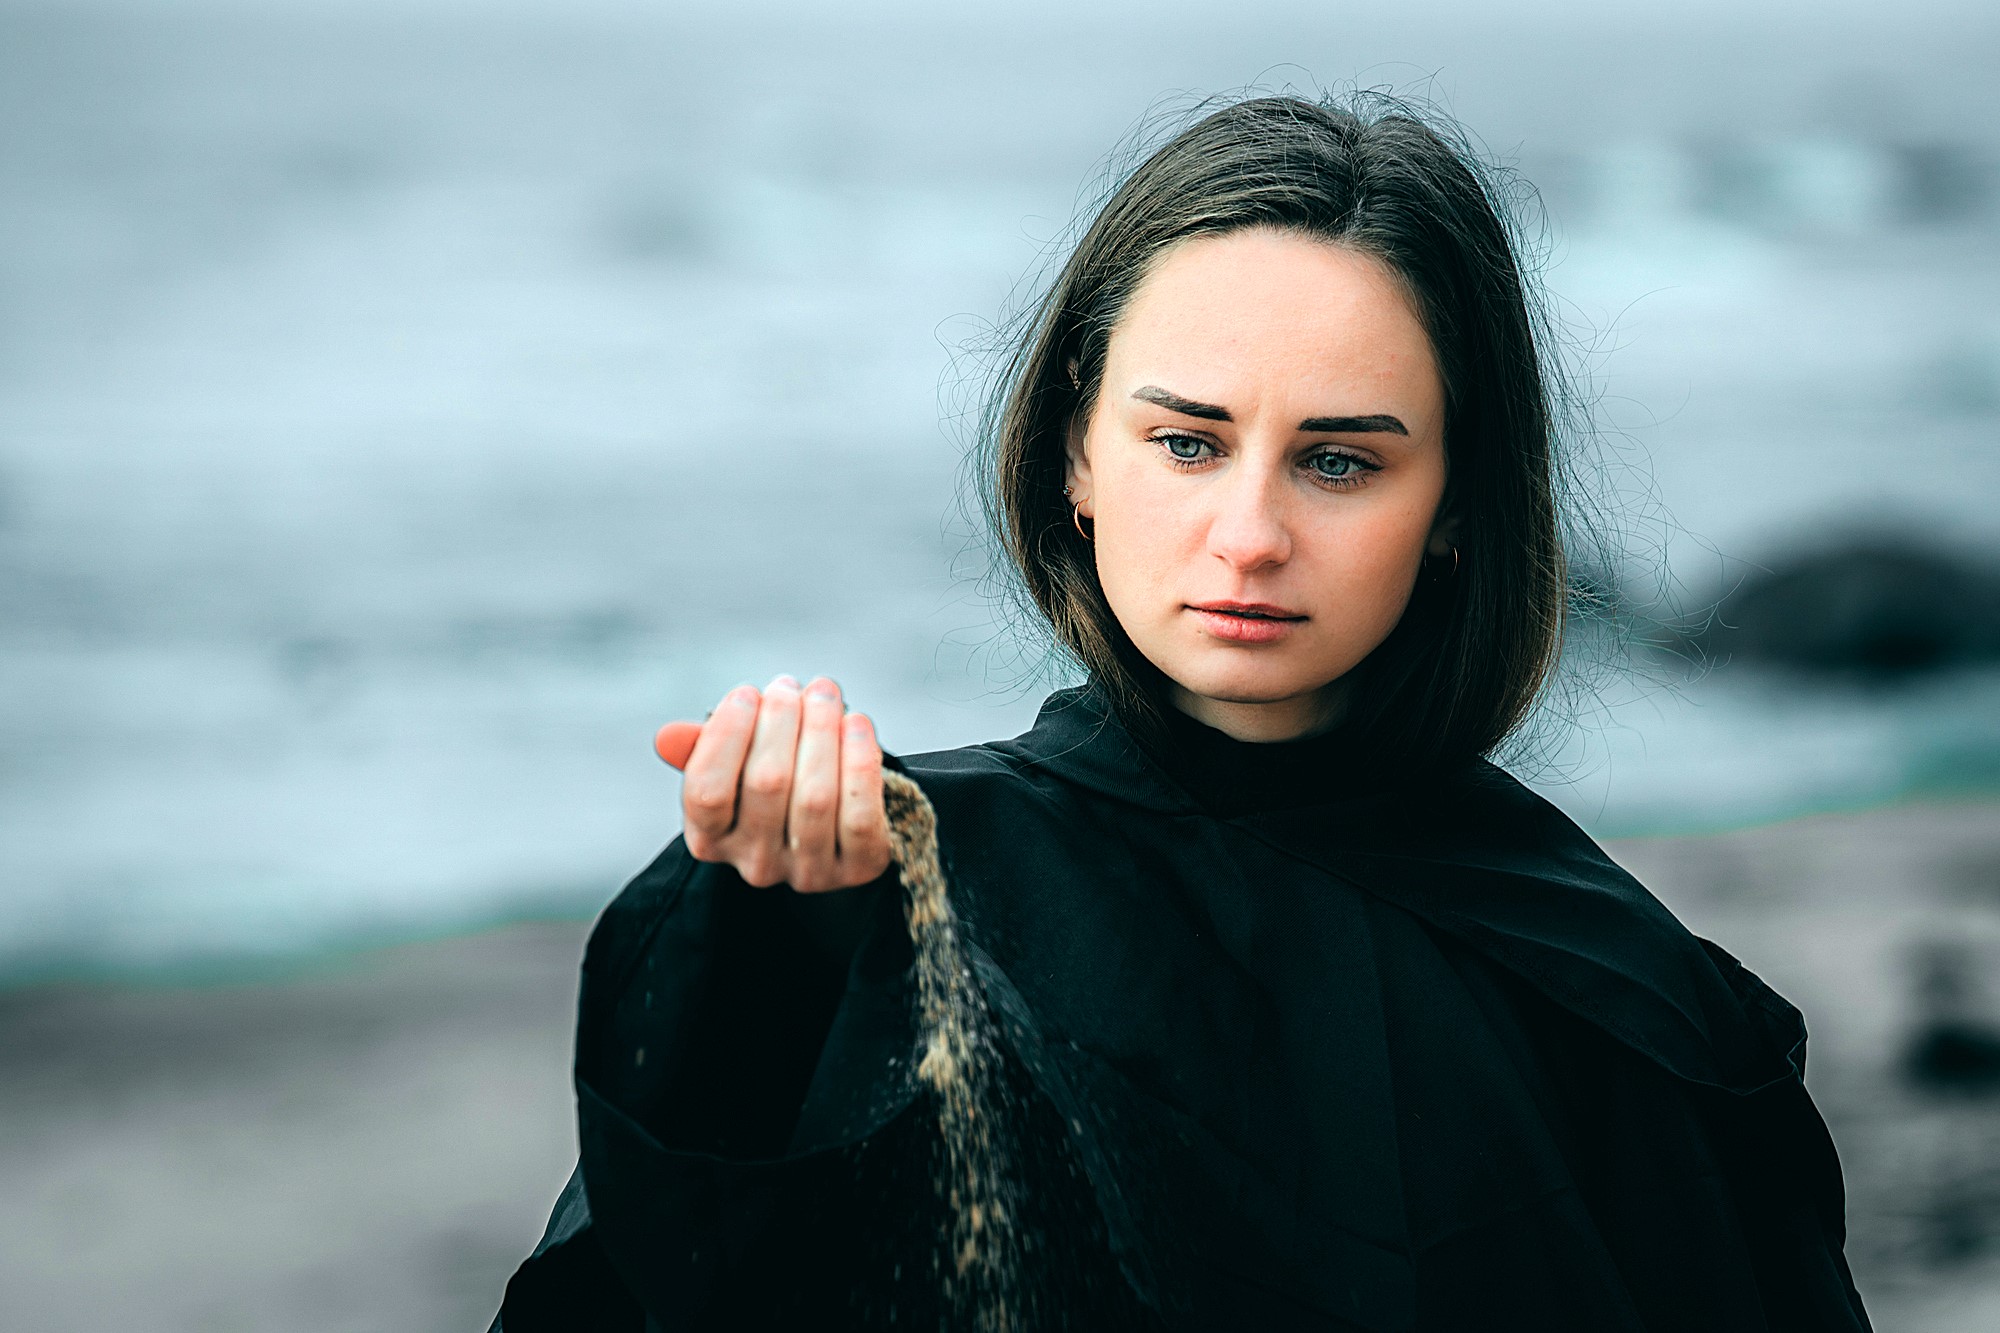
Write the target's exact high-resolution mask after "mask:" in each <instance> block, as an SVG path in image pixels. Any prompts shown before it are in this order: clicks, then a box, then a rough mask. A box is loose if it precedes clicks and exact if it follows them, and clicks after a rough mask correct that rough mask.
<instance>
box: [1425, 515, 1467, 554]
mask: <svg viewBox="0 0 2000 1333" xmlns="http://www.w3.org/2000/svg"><path fill="white" fill-rule="evenodd" d="M1458 531H1459V522H1458V510H1457V509H1456V508H1455V507H1454V506H1452V505H1450V504H1441V505H1439V506H1438V513H1437V517H1436V518H1435V519H1432V520H1431V535H1430V537H1429V538H1428V539H1427V540H1426V541H1425V542H1424V554H1425V555H1427V556H1430V557H1432V558H1434V559H1438V560H1442V559H1444V557H1446V556H1448V555H1450V554H1451V552H1452V548H1453V547H1455V546H1457V545H1458Z"/></svg>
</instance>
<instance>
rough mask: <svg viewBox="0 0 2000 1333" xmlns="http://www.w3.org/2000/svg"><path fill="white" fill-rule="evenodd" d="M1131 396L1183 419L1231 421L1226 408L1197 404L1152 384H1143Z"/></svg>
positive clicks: (1190, 399)
mask: <svg viewBox="0 0 2000 1333" xmlns="http://www.w3.org/2000/svg"><path fill="white" fill-rule="evenodd" d="M1132 396H1133V397H1134V398H1137V399H1139V400H1140V401H1141V402H1147V403H1157V404H1159V405H1160V406H1161V407H1164V408H1166V409H1167V410H1168V411H1169V412H1178V413H1180V414H1181V415H1182V416H1184V417H1200V418H1201V419H1202V420H1203V421H1233V420H1235V418H1234V417H1232V416H1230V415H1229V409H1228V408H1226V407H1217V406H1216V405H1215V404H1214V403H1197V402H1196V401H1195V400H1194V399H1192V398H1183V397H1181V396H1180V395H1179V394H1177V393H1172V392H1170V391H1168V390H1166V389H1162V388H1160V387H1159V386H1158V385H1154V384H1144V385H1141V386H1140V387H1138V388H1136V389H1134V390H1132Z"/></svg>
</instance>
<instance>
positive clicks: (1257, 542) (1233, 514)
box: [1208, 468, 1292, 573]
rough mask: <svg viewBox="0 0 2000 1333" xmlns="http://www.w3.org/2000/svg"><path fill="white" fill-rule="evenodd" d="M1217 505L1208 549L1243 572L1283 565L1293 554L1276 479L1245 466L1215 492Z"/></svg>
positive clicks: (1211, 523) (1212, 520)
mask: <svg viewBox="0 0 2000 1333" xmlns="http://www.w3.org/2000/svg"><path fill="white" fill-rule="evenodd" d="M1212 494H1213V495H1214V496H1215V501H1216V506H1217V507H1216V509H1215V512H1214V514H1213V515H1212V517H1211V518H1210V519H1209V524H1208V551H1209V554H1210V555H1213V556H1215V557H1216V558H1217V559H1219V560H1221V561H1223V562H1224V563H1225V564H1227V565H1228V566H1229V567H1230V568H1231V569H1233V570H1236V571H1237V572H1239V573H1248V572H1250V571H1251V570H1255V569H1262V568H1265V567H1267V566H1272V565H1282V564H1284V563H1285V562H1286V561H1287V560H1289V559H1291V558H1292V532H1291V527H1290V525H1289V524H1288V523H1287V522H1286V520H1285V513H1284V498H1283V494H1282V490H1281V488H1280V486H1279V485H1278V484H1277V482H1276V479H1275V478H1272V477H1268V476H1263V475H1260V473H1259V472H1258V471H1257V470H1255V469H1250V468H1244V469H1242V470H1240V471H1239V472H1237V473H1236V475H1234V476H1232V477H1230V478H1229V479H1228V480H1227V481H1226V482H1225V483H1224V484H1223V485H1221V486H1218V487H1216V489H1215V491H1214V492H1212Z"/></svg>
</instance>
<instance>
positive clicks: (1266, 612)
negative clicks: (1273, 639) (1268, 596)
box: [1188, 602, 1305, 620]
mask: <svg viewBox="0 0 2000 1333" xmlns="http://www.w3.org/2000/svg"><path fill="white" fill-rule="evenodd" d="M1188 610H1190V611H1207V612H1211V613H1213V614H1215V615H1221V616H1241V617H1243V618H1244V619H1245V620H1304V619H1305V617H1304V616H1303V615H1301V614H1299V613H1298V612H1297V611H1287V610H1286V609H1285V608H1284V607H1282V606H1272V605H1271V604H1270V603H1269V602H1203V603H1201V604H1200V605H1199V606H1193V605H1191V606H1189V607H1188Z"/></svg>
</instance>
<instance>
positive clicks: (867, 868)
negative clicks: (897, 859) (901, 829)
mask: <svg viewBox="0 0 2000 1333" xmlns="http://www.w3.org/2000/svg"><path fill="white" fill-rule="evenodd" d="M836 859H837V861H838V862H839V866H840V879H841V881H842V882H843V884H848V885H853V884H866V883H868V882H869V881H870V880H872V879H874V878H875V877H876V876H877V875H880V874H881V873H882V872H883V871H884V870H887V869H888V868H889V820H888V817H887V816H886V815H885V814H884V813H883V811H882V747H881V745H880V744H878V743H877V742H876V739H875V724H874V723H873V722H870V721H869V720H868V715H867V714H865V713H850V714H848V716H847V719H846V721H845V722H844V723H843V724H842V727H841V738H840V834H839V846H838V853H837V857H836Z"/></svg>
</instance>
